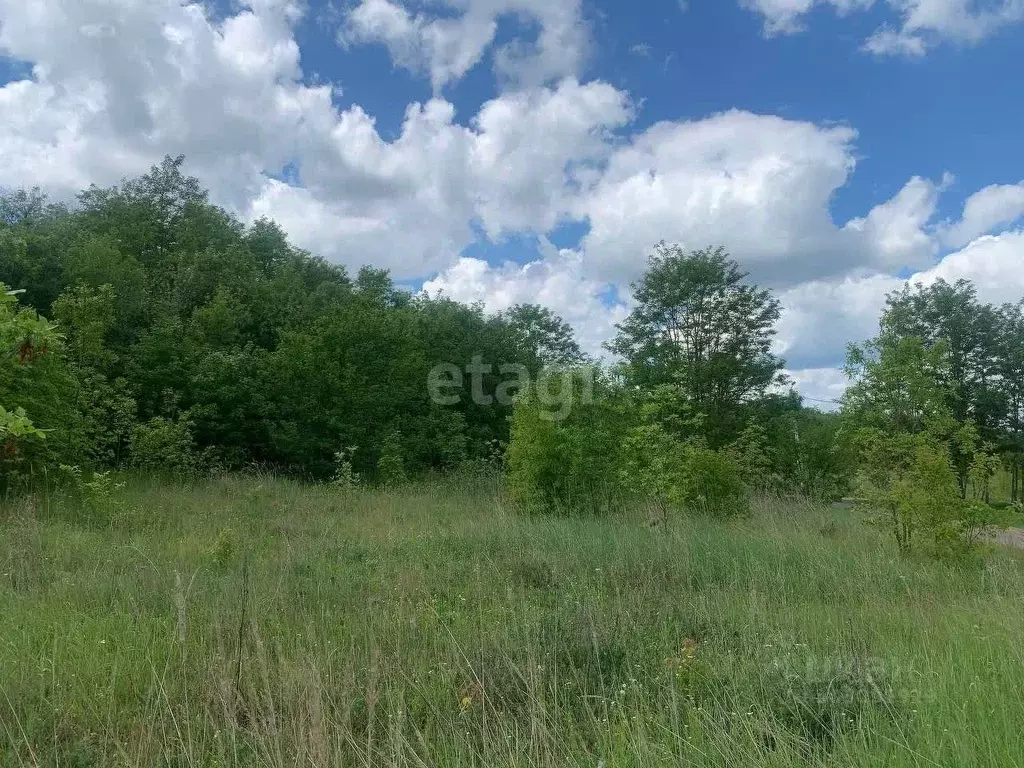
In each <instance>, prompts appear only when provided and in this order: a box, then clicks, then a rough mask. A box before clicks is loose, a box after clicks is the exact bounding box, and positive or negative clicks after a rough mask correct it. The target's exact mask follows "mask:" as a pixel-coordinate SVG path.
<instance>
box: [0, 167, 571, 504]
mask: <svg viewBox="0 0 1024 768" xmlns="http://www.w3.org/2000/svg"><path fill="white" fill-rule="evenodd" d="M182 162H183V161H182V158H176V159H171V158H168V159H166V160H165V161H164V162H163V163H162V164H161V165H159V166H157V167H155V168H153V169H152V171H151V172H150V173H148V174H146V175H145V176H143V177H141V178H139V179H136V180H132V181H127V182H125V183H123V184H121V185H118V186H115V187H112V188H108V189H100V188H96V187H93V188H90V189H88V190H86V191H84V192H83V193H81V194H80V195H79V196H78V200H77V204H76V205H74V206H72V207H66V206H63V205H57V204H53V203H51V202H49V201H48V200H47V199H46V198H45V197H44V196H42V195H40V194H39V193H38V192H26V191H20V192H16V193H13V194H8V195H5V196H3V197H2V198H0V283H2V284H4V285H5V286H6V288H5V289H4V291H2V292H0V293H2V294H3V295H4V303H3V305H2V307H3V308H2V310H0V311H2V313H3V314H2V315H0V324H2V333H3V338H2V341H3V344H4V352H5V357H4V360H3V363H2V365H0V406H2V407H3V408H4V411H3V412H2V413H0V441H2V442H3V444H4V446H5V448H4V454H3V462H4V463H3V470H4V472H3V476H4V482H5V483H6V484H7V485H10V484H11V483H16V482H19V481H20V480H23V479H24V478H25V477H26V476H29V475H38V474H39V473H40V472H44V471H48V470H52V469H53V468H55V467H58V466H60V465H62V464H63V465H67V466H78V467H84V468H95V469H103V468H111V467H139V468H145V469H160V470H169V471H189V470H192V469H194V468H196V467H222V468H225V469H233V468H239V467H244V466H250V465H254V464H255V465H260V466H269V467H273V468H274V469H276V470H278V471H283V472H291V473H297V474H301V475H303V476H307V477H310V478H315V479H322V478H327V477H330V476H331V475H332V474H333V473H334V472H335V471H336V470H337V464H338V461H337V457H338V455H339V454H341V456H342V457H343V458H344V462H345V463H346V465H347V466H348V467H350V469H351V470H352V471H353V472H355V473H356V474H357V475H359V476H361V477H363V478H366V479H367V480H369V481H374V480H376V479H377V478H378V477H379V476H381V475H387V476H388V477H390V478H393V479H400V478H401V477H404V476H414V475H416V474H419V473H423V472H427V471H431V470H438V471H444V470H450V469H454V468H456V467H459V466H461V465H463V464H464V463H465V462H467V461H478V462H484V461H488V460H490V459H491V458H493V456H494V454H495V450H496V446H497V445H499V444H504V443H506V442H507V440H508V417H509V415H510V411H511V407H510V406H503V405H502V404H500V403H497V404H494V405H492V406H488V407H484V406H481V405H478V404H476V403H474V402H473V401H472V400H471V399H464V400H463V401H462V402H460V403H459V404H457V405H455V406H453V407H441V406H438V405H436V404H435V403H433V402H431V399H430V398H429V396H428V390H427V386H426V382H427V379H428V374H429V371H430V370H431V368H432V366H434V365H435V364H436V363H437V362H438V361H447V362H450V363H453V364H456V365H460V366H464V365H469V364H470V362H471V361H472V359H473V358H474V356H482V357H483V358H484V359H486V360H488V361H495V362H498V361H500V362H502V363H509V364H517V365H521V366H524V367H525V369H527V370H528V371H530V372H539V371H540V370H541V369H543V368H544V367H545V366H547V365H553V364H569V363H578V362H580V361H581V360H582V359H583V355H582V354H581V352H580V350H579V347H578V345H577V344H576V342H575V340H574V339H573V337H572V332H571V330H570V328H569V326H568V325H567V324H566V323H564V322H563V321H562V320H561V319H560V318H558V317H557V316H556V315H554V314H553V313H552V312H551V311H550V310H548V309H546V308H543V307H539V306H532V305H521V306H516V307H513V308H511V309H510V310H508V311H506V312H503V313H500V314H497V315H489V314H487V313H485V312H484V310H483V309H482V307H480V306H467V305H465V304H460V303H458V302H455V301H452V300H450V299H447V298H444V297H440V296H438V297H428V296H417V295H413V294H412V293H411V292H409V291H406V290H402V289H400V288H397V287H396V286H395V285H394V284H393V282H392V280H391V278H390V277H389V275H388V273H387V272H385V271H382V270H377V269H373V268H370V267H366V268H363V269H361V270H359V271H358V273H357V274H355V275H350V274H348V272H346V270H345V269H344V268H343V267H340V266H337V265H334V264H329V263H327V262H326V261H324V260H323V259H321V258H318V257H316V256H314V255H311V254H309V253H306V252H303V251H301V250H299V249H297V248H295V247H294V246H292V245H290V244H289V242H288V240H287V238H286V237H285V235H284V233H283V232H282V230H281V229H280V228H279V227H278V226H277V225H276V224H274V223H273V222H271V221H268V220H266V219H261V220H259V221H256V222H254V223H253V224H251V225H249V226H245V225H243V224H242V223H241V222H239V221H238V220H237V219H235V218H233V217H232V216H230V215H229V214H228V213H226V212H225V211H224V210H222V209H221V208H218V207H217V206H215V205H212V204H211V203H210V202H209V200H208V197H207V193H206V192H205V191H204V190H203V189H202V187H201V186H200V184H199V182H198V181H197V180H196V179H194V178H190V177H188V176H187V175H185V174H184V173H183V172H182ZM13 291H17V293H13ZM44 318H45V319H44ZM500 383H501V380H500V375H499V374H497V373H492V374H490V375H486V376H484V377H483V384H482V386H483V387H484V389H485V390H486V391H487V392H489V393H492V394H493V392H494V390H495V388H496V387H497V386H498V385H499V384H500Z"/></svg>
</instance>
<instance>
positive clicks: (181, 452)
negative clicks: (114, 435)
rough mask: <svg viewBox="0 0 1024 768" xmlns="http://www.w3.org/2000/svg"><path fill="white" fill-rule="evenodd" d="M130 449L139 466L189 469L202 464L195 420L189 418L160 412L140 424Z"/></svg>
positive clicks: (135, 430) (182, 470) (171, 469)
mask: <svg viewBox="0 0 1024 768" xmlns="http://www.w3.org/2000/svg"><path fill="white" fill-rule="evenodd" d="M130 451H131V463H132V466H133V467H136V468H138V469H145V470H157V471H165V472H174V473H189V472H193V471H195V470H196V469H197V466H198V462H197V459H196V453H195V444H194V442H193V439H192V424H191V422H190V421H189V420H188V419H186V418H179V419H177V420H173V419H168V418H164V417H163V416H157V417H155V418H153V419H150V420H149V421H146V422H143V423H141V424H136V425H135V427H134V428H133V429H132V436H131V443H130Z"/></svg>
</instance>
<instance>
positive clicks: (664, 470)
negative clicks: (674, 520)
mask: <svg viewBox="0 0 1024 768" xmlns="http://www.w3.org/2000/svg"><path fill="white" fill-rule="evenodd" d="M620 475H621V477H622V480H623V484H624V485H625V487H627V488H628V489H629V490H630V492H631V493H633V494H634V495H637V496H639V497H641V498H647V499H650V500H652V501H655V502H656V503H658V504H659V505H660V506H661V507H662V509H663V511H664V512H666V513H667V512H668V509H669V508H671V507H676V508H680V509H683V510H685V511H687V512H692V513H697V514H708V515H712V516H715V517H730V516H734V515H740V514H745V513H747V512H748V511H749V502H748V500H747V487H746V484H745V483H744V481H743V470H742V469H741V466H740V464H739V463H738V462H737V460H736V458H735V457H734V456H733V455H732V454H731V453H730V452H728V451H713V450H711V449H710V448H708V447H706V446H704V445H702V444H701V443H700V442H699V441H697V440H685V441H684V440H678V439H676V438H674V437H672V436H671V435H669V434H668V433H667V432H666V431H665V430H664V429H663V428H662V427H661V426H660V425H657V424H645V425H642V426H639V427H635V428H634V429H633V430H632V431H631V432H630V434H629V436H628V438H627V439H626V441H625V444H624V456H623V460H622V465H621V468H620Z"/></svg>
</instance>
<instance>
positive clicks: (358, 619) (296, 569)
mask: <svg viewBox="0 0 1024 768" xmlns="http://www.w3.org/2000/svg"><path fill="white" fill-rule="evenodd" d="M1022 555H1024V553H1018V552H1016V551H1009V550H1004V551H999V552H995V553H994V554H992V555H991V556H990V557H988V558H987V559H985V560H984V561H981V560H978V561H977V562H970V563H961V564H957V565H950V564H947V563H939V562H933V561H930V560H927V559H924V558H922V559H919V560H918V559H910V560H908V559H903V558H900V557H899V556H898V555H897V554H896V552H895V548H894V546H893V545H892V544H891V542H890V541H889V540H888V538H887V537H886V536H885V535H884V532H881V531H877V530H874V529H872V528H870V527H868V526H866V525H864V524H863V523H862V522H860V521H859V520H858V519H857V518H856V516H855V514H854V513H852V512H849V511H835V510H828V509H823V508H820V507H815V506H813V505H810V504H801V503H788V504H783V503H778V502H776V503H762V504H759V505H757V508H756V510H755V514H754V516H753V517H752V518H751V519H749V520H743V521H736V522H728V523H725V522H715V521H708V520H691V519H681V520H677V521H674V522H672V523H670V524H669V526H668V527H663V526H653V527H652V525H650V524H649V523H648V520H647V519H646V516H645V515H644V514H643V513H641V512H638V513H637V514H636V516H635V519H626V518H616V519H606V520H591V519H551V518H529V517H524V516H522V515H519V514H517V513H516V512H515V510H513V509H511V508H509V507H508V505H507V504H506V503H505V502H504V501H503V499H502V497H501V495H500V493H499V491H498V489H497V487H496V486H493V485H489V484H488V483H476V484H469V483H463V484H459V485H454V484H449V485H445V484H441V483H437V484H422V485H418V486H413V487H410V488H408V489H405V490H401V491H394V492H370V491H366V492H343V491H339V490H335V489H332V488H329V487H311V486H305V485H302V484H298V483H293V482H286V481H281V480H275V479H272V478H242V477H223V478H219V479H215V480H209V481H201V482H198V483H196V484H195V485H187V486H185V485H174V484H167V483H160V482H157V481H144V480H139V479H135V480H132V481H130V482H129V485H128V487H127V488H125V489H124V490H123V491H120V492H118V493H116V494H114V496H113V498H112V499H111V500H110V501H109V502H106V503H105V505H93V506H92V508H91V511H90V510H87V509H82V508H80V507H79V506H78V505H76V504H74V503H72V502H71V501H69V500H66V499H64V500H62V499H61V498H59V497H52V498H47V497H37V498H35V499H33V500H20V501H16V502H10V503H8V504H7V505H6V506H5V507H3V508H2V509H0V616H2V617H3V618H2V625H0V765H3V766H4V767H5V768H6V766H22V765H24V766H78V767H81V766H204V767H206V766H481V768H495V767H501V766H590V768H597V767H598V766H604V767H605V768H611V767H612V766H661V765H666V766H667V765H700V766H704V765H708V766H711V765H714V766H762V765H763V766H782V765H829V766H836V765H849V766H866V765H872V766H875V765H900V766H903V765H907V766H910V765H914V766H930V765H942V766H1000V767H1001V768H1002V767H1005V766H1014V765H1024V739H1022V737H1021V724H1022V723H1024V697H1022V696H1021V692H1022V691H1024V644H1022V642H1021V638H1022V637H1024V579H1022V576H1024V558H1022Z"/></svg>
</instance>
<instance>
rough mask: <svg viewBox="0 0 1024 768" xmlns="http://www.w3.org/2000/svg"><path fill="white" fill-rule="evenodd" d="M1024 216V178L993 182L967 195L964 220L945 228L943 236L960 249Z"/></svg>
mask: <svg viewBox="0 0 1024 768" xmlns="http://www.w3.org/2000/svg"><path fill="white" fill-rule="evenodd" d="M1021 216H1024V181H1022V182H1021V183H1020V184H993V185H992V186H990V187H985V188H984V189H982V190H980V191H978V192H975V193H974V194H973V195H971V196H970V197H969V198H967V202H966V203H964V212H963V216H962V217H961V218H960V221H959V222H957V223H956V224H947V225H946V226H945V227H943V231H942V237H943V240H944V242H945V243H946V244H947V245H948V246H950V247H952V248H958V247H960V246H963V245H966V244H967V243H969V242H971V241H972V240H974V239H975V238H977V237H980V236H981V235H985V234H988V233H990V232H992V231H994V230H995V229H996V228H997V227H1000V226H1003V225H1007V224H1012V223H1013V222H1014V221H1016V220H1017V219H1019V218H1020V217H1021Z"/></svg>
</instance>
